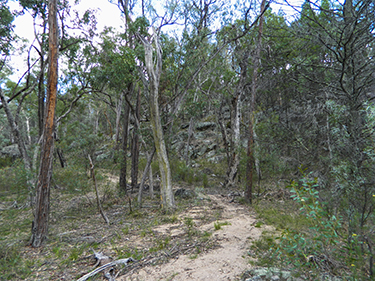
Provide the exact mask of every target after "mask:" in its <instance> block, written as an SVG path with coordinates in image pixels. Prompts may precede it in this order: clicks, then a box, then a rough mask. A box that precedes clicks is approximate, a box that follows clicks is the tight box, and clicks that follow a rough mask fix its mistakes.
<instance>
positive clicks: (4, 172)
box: [0, 160, 27, 196]
mask: <svg viewBox="0 0 375 281" xmlns="http://www.w3.org/2000/svg"><path fill="white" fill-rule="evenodd" d="M26 179H27V178H26V171H25V169H24V165H23V163H22V162H21V161H20V160H17V161H15V162H14V163H13V165H12V166H9V167H5V168H0V191H11V192H14V193H17V194H19V195H21V196H22V194H26V193H27V184H26Z"/></svg>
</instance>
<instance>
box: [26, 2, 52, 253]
mask: <svg viewBox="0 0 375 281" xmlns="http://www.w3.org/2000/svg"><path fill="white" fill-rule="evenodd" d="M48 27H49V38H48V39H49V40H48V42H49V44H48V45H49V48H48V57H49V68H48V82H47V106H46V110H47V113H46V116H45V117H46V118H45V124H44V130H43V140H42V149H41V157H40V158H41V159H40V167H39V177H38V185H37V193H36V206H35V214H34V220H33V223H32V236H31V241H30V244H31V245H32V246H33V247H40V246H41V244H42V243H43V242H44V240H45V239H46V237H47V234H48V219H49V207H50V202H49V200H50V185H51V178H52V160H53V146H54V138H53V133H54V129H55V108H56V99H57V79H58V72H57V71H58V48H59V43H58V26H57V0H51V1H50V2H49V4H48Z"/></svg>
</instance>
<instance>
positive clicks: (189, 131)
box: [184, 117, 194, 166]
mask: <svg viewBox="0 0 375 281" xmlns="http://www.w3.org/2000/svg"><path fill="white" fill-rule="evenodd" d="M193 126H194V117H191V118H190V122H189V129H188V139H187V142H186V149H185V157H184V158H185V163H186V166H189V148H190V139H191V136H192V135H193Z"/></svg>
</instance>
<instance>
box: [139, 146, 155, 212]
mask: <svg viewBox="0 0 375 281" xmlns="http://www.w3.org/2000/svg"><path fill="white" fill-rule="evenodd" d="M155 151H156V149H155V148H154V149H153V150H152V152H151V153H150V154H148V153H146V155H147V163H146V167H145V170H144V171H143V175H142V180H141V184H140V185H139V191H138V204H139V207H140V208H142V192H143V188H144V186H145V182H146V178H147V173H148V172H149V170H150V168H151V162H152V158H154V155H155Z"/></svg>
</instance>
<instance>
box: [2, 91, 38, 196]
mask: <svg viewBox="0 0 375 281" xmlns="http://www.w3.org/2000/svg"><path fill="white" fill-rule="evenodd" d="M0 100H1V103H2V104H3V107H4V111H5V114H6V116H7V119H8V122H9V125H10V127H11V129H12V135H13V137H14V138H15V140H16V142H17V145H18V149H19V151H20V153H21V156H22V159H23V163H24V165H25V170H26V173H27V188H28V189H29V190H32V189H33V183H32V180H31V178H30V176H31V161H30V157H29V155H28V154H27V150H26V145H25V141H24V139H23V137H22V135H21V132H20V130H19V129H18V126H17V124H16V121H15V120H14V118H13V114H12V112H11V111H10V109H9V106H8V102H7V101H6V100H5V96H4V94H3V90H2V89H1V88H0ZM30 200H32V199H31V198H30ZM31 203H32V202H31Z"/></svg>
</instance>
